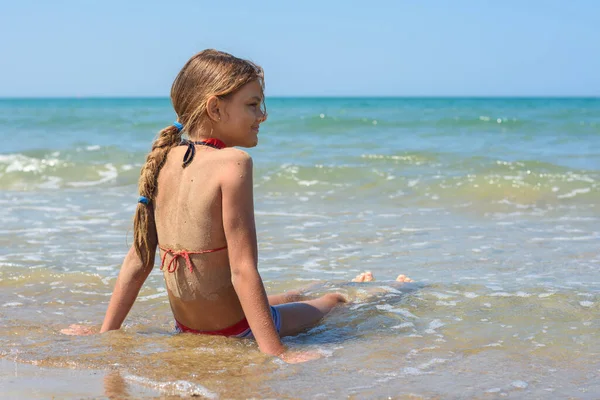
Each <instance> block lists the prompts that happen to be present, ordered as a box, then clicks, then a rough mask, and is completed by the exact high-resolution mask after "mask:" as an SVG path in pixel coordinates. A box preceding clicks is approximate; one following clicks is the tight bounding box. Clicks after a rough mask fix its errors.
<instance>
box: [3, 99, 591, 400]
mask: <svg viewBox="0 0 600 400" xmlns="http://www.w3.org/2000/svg"><path fill="white" fill-rule="evenodd" d="M267 107H268V111H269V119H268V121H267V122H266V123H265V124H263V126H262V127H261V133H260V135H259V140H260V142H259V146H258V147H256V148H254V149H250V150H249V152H250V154H251V155H252V156H253V158H254V166H255V174H254V183H255V198H256V201H255V206H256V218H257V230H258V234H259V249H260V269H261V274H262V276H263V279H264V280H265V282H266V285H267V288H268V290H269V291H270V292H277V291H281V290H287V289H291V288H295V287H298V286H300V285H306V284H308V283H314V284H315V286H314V287H313V289H312V290H313V291H314V292H315V293H323V292H326V291H331V290H338V291H340V290H341V291H343V292H345V293H347V294H348V296H349V297H350V298H351V300H352V301H353V302H352V304H351V305H349V306H348V307H346V308H345V309H341V310H337V311H336V312H335V313H334V314H333V315H332V316H331V317H330V318H328V319H326V320H325V321H324V322H323V324H321V325H320V326H318V327H316V328H315V329H313V330H312V331H311V332H309V334H307V335H301V336H299V337H296V338H291V339H289V340H287V344H288V345H290V346H292V347H294V346H296V347H299V348H316V349H319V350H321V351H322V352H324V354H327V355H328V357H325V358H324V359H322V360H319V361H316V362H314V363H311V364H310V365H308V364H307V365H303V366H295V367H291V366H285V365H281V364H278V363H276V362H273V361H272V360H270V359H265V358H262V357H261V356H260V354H259V353H258V351H257V350H256V348H255V347H253V346H251V345H248V346H246V344H240V343H232V342H231V341H219V340H216V341H215V339H210V340H209V339H202V338H200V339H199V338H189V337H186V336H185V335H184V336H179V337H178V336H174V335H172V333H171V332H172V322H171V317H170V311H169V307H168V304H167V303H166V293H165V290H164V288H163V283H162V276H161V275H160V274H159V273H158V272H157V271H155V272H154V273H153V274H152V275H151V277H150V278H149V281H148V283H147V284H146V286H145V287H144V289H143V291H142V293H141V295H140V296H141V297H140V299H139V301H138V302H137V303H136V305H135V306H134V309H133V310H132V313H131V314H130V317H129V318H128V320H127V324H126V327H125V329H124V330H123V331H122V332H118V333H111V334H109V335H104V339H102V340H101V339H99V338H98V337H90V338H65V337H62V336H61V335H60V334H58V331H59V330H60V328H61V327H64V326H66V325H68V324H70V323H73V322H84V323H89V324H92V325H93V324H99V323H100V322H101V320H102V318H103V314H104V311H105V307H106V302H107V300H108V295H109V293H110V291H111V290H112V286H113V285H114V279H115V277H116V275H117V273H118V268H119V265H120V263H121V261H122V258H123V256H124V254H125V252H126V251H127V245H128V243H131V217H132V215H133V210H134V207H135V201H136V199H137V193H136V182H137V177H138V175H139V169H140V167H141V163H142V162H143V159H144V156H145V154H146V152H147V150H148V149H149V147H150V143H151V141H152V139H153V137H154V135H155V134H156V132H157V131H158V130H160V129H161V128H163V127H164V126H166V125H168V124H169V123H171V122H172V121H173V118H174V114H173V112H172V110H171V108H170V104H169V101H168V99H55V100H51V99H35V100H25V99H23V100H0V143H1V147H0V205H1V207H0V217H1V219H2V221H3V224H2V226H1V227H0V317H1V318H2V320H3V321H5V322H6V323H3V324H2V325H3V326H1V327H0V349H2V350H1V351H0V354H1V355H3V356H4V357H7V358H11V359H13V358H15V359H18V360H20V361H23V362H30V363H34V364H38V365H46V366H53V367H68V368H74V367H79V368H95V369H98V368H111V369H118V370H119V371H121V373H122V374H123V376H125V377H126V380H128V382H130V383H131V384H143V385H147V386H151V387H154V388H156V389H157V390H159V389H160V390H163V391H164V390H169V391H170V392H169V393H175V394H186V393H187V394H189V393H191V391H193V390H195V389H193V388H194V387H195V388H196V389H197V388H198V387H202V388H204V389H202V390H205V389H206V390H209V391H210V393H213V394H214V395H215V396H223V397H249V396H253V395H257V396H259V397H261V395H262V396H263V397H264V396H271V397H284V398H285V397H298V393H304V396H305V397H306V398H313V397H319V396H325V397H330V396H331V393H330V392H329V391H331V390H335V396H356V397H359V398H365V397H366V398H381V397H385V396H401V395H411V394H412V395H415V396H422V397H423V398H430V397H435V396H441V397H443V398H456V397H460V396H466V397H484V396H490V397H493V396H500V397H503V396H514V397H516V398H543V397H548V396H550V397H568V396H574V397H576V398H597V397H598V396H599V395H600V387H599V386H598V383H597V379H594V377H596V376H598V373H599V372H600V339H599V337H598V333H597V332H598V331H599V328H600V325H599V324H600V322H599V321H600V306H599V304H600V302H599V301H600V294H599V293H600V278H598V276H599V275H598V272H599V269H600V251H599V250H598V249H599V248H600V246H599V240H600V228H599V227H600V209H599V204H600V99H466V98H465V99H452V98H449V99H441V98H440V99H393V98H389V99H388V98H384V99H370V98H356V99H341V98H340V99H327V98H321V99H308V98H306V99H293V98H289V99H287V98H277V99H268V101H267ZM363 270H371V271H373V273H374V275H375V276H376V277H377V278H378V280H377V281H376V282H375V283H370V284H364V285H357V284H348V283H347V281H348V280H350V279H351V278H353V277H354V276H355V275H356V274H357V273H359V272H360V271H363ZM399 273H404V274H407V275H409V276H411V277H412V278H414V279H415V280H417V281H418V282H419V283H418V285H413V286H409V287H407V288H406V290H404V289H402V290H398V288H397V287H395V286H394V287H392V286H390V285H391V283H390V282H389V280H393V279H394V278H395V277H396V276H397V275H398V274H399ZM133 341H134V342H136V346H131V345H126V344H127V343H131V342H133ZM114 347H117V348H119V349H120V352H115V351H114V350H112V349H113V348H114ZM190 348H193V349H195V350H194V351H193V352H192V353H193V354H192V355H190V351H189V349H190ZM215 348H216V349H219V351H225V352H226V354H227V356H226V357H225V358H223V359H221V358H219V357H218V356H217V355H215V354H213V349H215ZM198 349H204V350H198ZM65 351H67V354H66V355H65ZM190 357H191V358H190ZM199 360H200V361H204V362H205V363H203V365H204V364H206V363H207V365H210V366H205V367H204V368H200V369H198V368H192V369H190V368H187V369H185V368H184V369H183V370H182V368H180V367H181V366H182V365H186V366H187V365H188V363H192V364H193V363H196V362H198V361H199ZM147 365H152V366H153V367H154V369H153V370H152V371H148V369H147V368H146V366H147ZM340 365H344V369H343V371H340V370H339V368H340ZM155 369H158V370H160V371H168V372H163V373H162V374H158V373H156V372H155ZM263 369H264V370H265V371H266V372H264V371H263ZM153 371H154V372H153ZM173 371H178V372H173ZM186 371H187V372H186ZM457 371H459V372H460V373H459V372H457ZM481 373H483V376H481ZM230 375H234V376H230ZM224 376H230V377H229V378H228V379H227V380H224ZM322 376H332V377H331V378H330V380H329V381H327V382H326V383H323V385H314V386H313V385H311V386H310V387H307V386H306V382H314V381H315V380H316V381H321V380H322V379H323V378H321V377H322ZM177 381H183V382H186V385H187V386H186V385H183V386H181V387H179V386H177V385H176V384H175V383H174V382H177ZM242 381H243V382H250V383H249V384H248V383H246V384H243V385H241V388H240V387H238V385H239V384H240V382H242ZM178 387H179V389H177V388H178ZM161 388H162V389H161ZM165 388H169V389H165ZM186 388H187V389H186ZM186 390H187V392H186ZM299 391H302V392H299Z"/></svg>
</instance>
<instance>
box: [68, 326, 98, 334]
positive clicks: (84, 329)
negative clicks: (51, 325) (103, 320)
mask: <svg viewBox="0 0 600 400" xmlns="http://www.w3.org/2000/svg"><path fill="white" fill-rule="evenodd" d="M60 333H62V334H63V335H76V336H87V335H94V334H95V333H97V332H96V329H94V328H92V327H90V326H85V325H77V324H73V325H70V326H69V327H68V328H65V329H61V330H60Z"/></svg>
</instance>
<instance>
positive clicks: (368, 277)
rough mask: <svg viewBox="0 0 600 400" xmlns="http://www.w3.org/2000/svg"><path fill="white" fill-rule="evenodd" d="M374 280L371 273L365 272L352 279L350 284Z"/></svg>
mask: <svg viewBox="0 0 600 400" xmlns="http://www.w3.org/2000/svg"><path fill="white" fill-rule="evenodd" d="M374 280H375V277H374V276H373V273H372V272H371V271H365V272H362V273H360V274H358V275H356V278H354V279H352V282H372V281H374Z"/></svg>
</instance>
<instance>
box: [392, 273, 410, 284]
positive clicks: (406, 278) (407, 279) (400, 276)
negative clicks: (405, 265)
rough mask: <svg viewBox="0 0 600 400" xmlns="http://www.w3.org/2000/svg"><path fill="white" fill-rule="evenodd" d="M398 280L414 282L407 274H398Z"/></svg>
mask: <svg viewBox="0 0 600 400" xmlns="http://www.w3.org/2000/svg"><path fill="white" fill-rule="evenodd" d="M396 282H403V283H404V282H414V281H413V280H412V279H410V278H409V277H408V276H406V275H402V274H401V275H398V277H397V278H396Z"/></svg>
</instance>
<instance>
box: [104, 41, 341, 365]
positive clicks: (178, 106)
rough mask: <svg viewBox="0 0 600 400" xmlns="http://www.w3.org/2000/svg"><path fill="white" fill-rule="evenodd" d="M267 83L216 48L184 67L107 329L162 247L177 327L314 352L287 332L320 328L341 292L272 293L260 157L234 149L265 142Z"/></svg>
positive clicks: (276, 350) (272, 350) (291, 355)
mask: <svg viewBox="0 0 600 400" xmlns="http://www.w3.org/2000/svg"><path fill="white" fill-rule="evenodd" d="M263 89H264V78H263V71H262V69H261V68H260V67H259V66H257V65H255V64H253V63H252V62H250V61H247V60H242V59H239V58H237V57H234V56H232V55H230V54H227V53H223V52H220V51H216V50H204V51H202V52H200V53H198V54H196V55H195V56H193V57H192V58H191V59H190V60H189V61H188V62H187V63H186V64H185V66H184V67H183V69H182V70H181V72H179V75H177V78H176V79H175V82H174V83H173V86H172V88H171V101H172V103H173V107H174V109H175V112H176V113H177V122H175V123H174V124H173V125H171V126H168V127H166V128H165V129H163V130H162V131H160V133H159V134H158V137H157V139H156V140H155V141H154V143H153V145H152V150H151V151H150V153H149V154H148V156H147V158H146V163H145V164H144V166H143V167H142V170H141V176H140V180H139V192H140V198H139V204H138V205H137V210H136V212H135V218H134V245H133V246H132V248H131V249H130V250H129V253H128V254H127V256H126V257H125V261H124V262H123V265H122V267H121V271H120V273H119V276H118V278H117V282H116V285H115V289H114V292H113V294H112V297H111V299H110V303H109V305H108V310H107V311H106V316H105V318H104V322H103V324H102V328H101V331H100V332H106V331H109V330H113V329H119V328H120V327H121V324H122V323H123V320H124V319H125V317H126V316H127V313H128V312H129V310H130V309H131V307H132V305H133V303H134V301H135V299H136V297H137V295H138V292H139V290H140V288H141V287H142V284H143V283H144V281H145V280H146V278H147V277H148V275H149V274H150V271H151V270H152V268H153V266H154V257H155V252H156V249H157V247H158V248H159V249H160V257H161V263H160V265H161V266H160V268H161V270H162V271H163V273H164V278H165V282H166V287H167V292H168V295H169V302H170V305H171V310H172V311H173V316H174V317H175V326H176V329H177V331H178V332H192V333H197V334H207V335H224V336H229V337H243V338H252V337H253V338H254V339H255V340H256V342H257V343H258V346H259V348H260V350H261V351H263V352H264V353H267V354H270V355H274V356H279V357H281V358H282V359H283V360H285V361H288V362H299V361H305V360H307V359H311V358H315V357H316V355H315V354H311V353H299V352H289V351H286V348H285V347H284V346H283V344H282V343H281V339H280V338H281V337H282V336H288V335H295V334H297V333H299V332H301V331H302V330H304V329H306V328H308V327H310V326H313V325H314V324H315V323H317V322H318V321H319V320H320V319H321V318H323V316H324V315H325V314H327V313H328V312H329V311H330V310H331V309H332V308H334V307H335V306H336V305H338V304H340V303H342V302H344V301H345V300H344V298H343V296H341V295H340V294H327V295H325V296H323V297H320V298H318V299H314V300H309V301H299V302H292V300H295V299H297V296H294V295H273V296H267V294H266V292H265V288H264V285H263V282H262V280H261V277H260V274H259V272H258V268H257V264H258V255H257V243H256V241H257V240H256V229H255V225H254V205H253V193H252V159H251V158H250V156H249V155H248V154H247V153H246V152H244V151H242V150H238V149H235V148H234V146H239V147H254V146H256V145H257V143H258V131H259V126H260V124H261V123H262V122H264V121H265V119H266V116H267V115H266V110H265V108H264V92H263ZM184 132H185V133H186V134H187V136H188V138H189V140H187V139H183V138H182V133H184Z"/></svg>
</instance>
